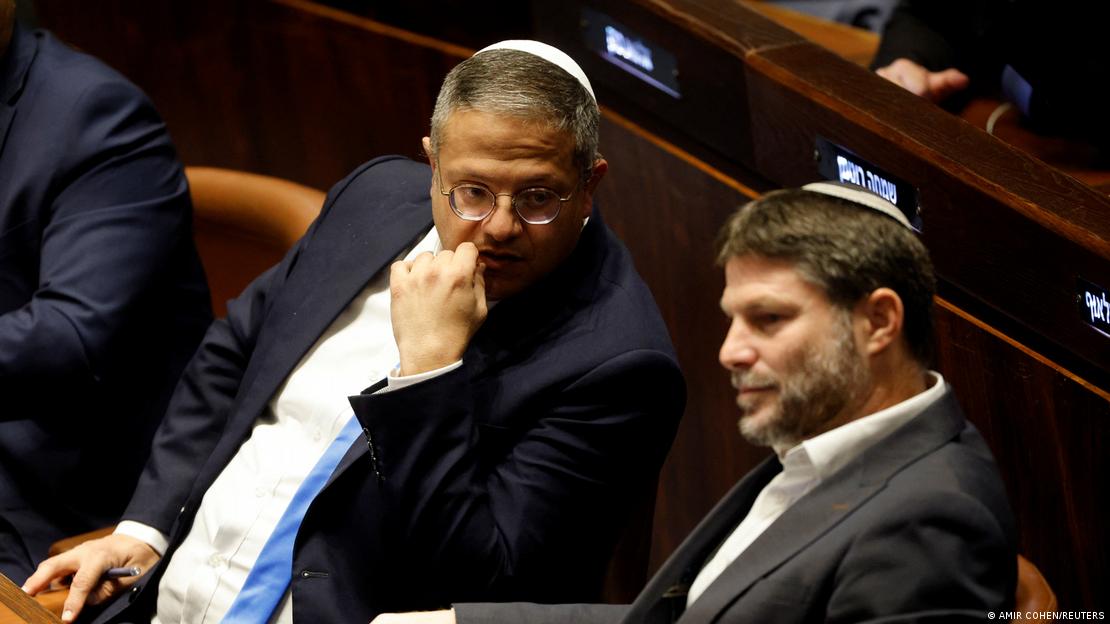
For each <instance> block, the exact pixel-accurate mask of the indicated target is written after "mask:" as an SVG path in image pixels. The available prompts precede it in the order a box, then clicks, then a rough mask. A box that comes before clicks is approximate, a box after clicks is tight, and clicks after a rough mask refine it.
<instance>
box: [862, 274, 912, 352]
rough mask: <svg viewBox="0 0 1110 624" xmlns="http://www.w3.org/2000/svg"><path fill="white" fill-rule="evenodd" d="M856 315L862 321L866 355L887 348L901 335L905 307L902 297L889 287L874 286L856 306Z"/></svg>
mask: <svg viewBox="0 0 1110 624" xmlns="http://www.w3.org/2000/svg"><path fill="white" fill-rule="evenodd" d="M856 316H857V318H859V319H860V320H861V321H863V322H862V323H861V326H862V331H863V333H864V335H863V336H862V339H863V348H864V352H865V353H867V355H876V354H878V353H881V352H883V351H885V350H887V349H888V348H889V347H890V345H891V344H893V343H895V342H897V341H898V340H899V339H900V338H901V336H902V325H903V322H904V321H905V308H904V307H903V306H902V298H901V297H899V296H898V293H896V292H894V291H893V290H892V289H890V288H886V287H883V288H876V289H875V290H874V291H873V292H872V293H871V294H870V295H868V296H867V297H866V298H864V300H863V301H861V302H860V303H859V304H858V305H857V306H856Z"/></svg>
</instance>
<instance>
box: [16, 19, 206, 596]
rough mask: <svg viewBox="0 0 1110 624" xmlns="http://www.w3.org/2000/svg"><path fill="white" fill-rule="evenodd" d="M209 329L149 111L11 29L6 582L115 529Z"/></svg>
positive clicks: (109, 76) (173, 172)
mask: <svg viewBox="0 0 1110 624" xmlns="http://www.w3.org/2000/svg"><path fill="white" fill-rule="evenodd" d="M210 321H211V307H210V304H209V299H208V289H207V286H206V285H205V281H204V272H203V270H202V269H201V266H200V263H199V260H198V258H197V256H196V251H195V249H194V247H193V241H192V208H191V204H190V202H189V193H188V187H187V185H186V182H185V178H184V175H183V173H182V168H181V164H180V163H179V162H178V160H177V157H176V155H175V153H174V149H173V146H172V145H171V143H170V139H169V136H168V135H167V133H166V129H165V126H164V125H163V123H162V121H161V120H160V119H159V117H158V115H157V113H156V112H155V111H154V109H153V107H152V106H151V104H150V102H149V101H148V100H147V98H146V97H145V96H144V95H143V94H142V93H141V92H140V91H139V90H138V89H137V88H136V87H135V86H134V85H132V84H131V83H129V82H127V80H125V79H124V78H123V77H122V76H120V75H119V74H117V73H115V72H114V71H112V70H111V69H109V68H107V67H105V66H104V65H103V64H101V63H100V62H98V61H97V60H95V59H93V58H91V57H89V56H86V55H84V54H80V53H77V52H75V51H73V50H71V49H69V48H68V47H66V46H64V45H63V44H61V43H60V42H58V41H57V40H56V39H54V38H53V37H52V36H51V35H50V34H48V33H46V32H42V31H36V32H29V31H26V30H23V29H21V28H20V27H19V25H18V24H16V28H15V32H14V34H13V39H12V42H11V45H10V47H9V49H8V51H7V53H6V54H5V55H4V57H3V58H2V59H0V533H4V534H8V535H13V534H14V535H16V536H17V538H16V539H14V540H11V541H5V543H6V544H7V548H5V549H4V552H3V553H2V558H3V559H5V560H13V562H12V563H11V564H10V565H8V566H3V571H4V572H5V573H9V575H10V576H12V577H13V578H15V577H19V576H21V575H22V576H25V575H26V574H27V573H29V572H30V571H31V569H33V568H32V567H31V565H32V561H33V562H35V563H37V562H38V560H40V559H42V558H43V557H44V556H45V554H46V548H47V547H48V545H49V544H50V543H51V542H52V541H54V540H56V539H58V538H60V537H63V536H66V535H72V534H74V533H78V532H83V531H88V530H91V529H94V528H100V527H102V526H104V525H106V524H110V523H113V522H115V521H116V520H117V518H118V517H119V513H120V512H121V511H123V508H124V506H125V505H126V503H127V501H128V499H129V496H130V494H131V492H132V491H133V489H134V485H135V481H136V479H137V478H138V475H139V472H140V471H141V469H142V467H143V464H144V462H145V461H146V456H147V451H148V449H149V444H150V439H151V436H152V435H153V432H154V429H155V427H156V426H157V424H158V422H159V420H160V419H161V417H162V414H163V413H164V411H165V407H166V404H167V402H168V401H169V397H170V394H171V393H172V391H173V388H174V386H175V385H176V382H177V379H178V377H179V376H180V373H181V371H182V369H183V368H184V366H185V364H186V362H187V361H188V359H189V357H190V356H192V354H193V351H194V350H195V348H196V346H197V344H198V343H199V341H200V338H201V337H202V335H203V333H204V330H205V328H206V327H207V326H208V324H209V322H210ZM21 547H22V549H23V550H25V551H26V552H22V553H20V552H13V551H18V550H20V549H21ZM20 561H23V562H25V563H22V564H21V563H20ZM17 580H22V579H18V578H17Z"/></svg>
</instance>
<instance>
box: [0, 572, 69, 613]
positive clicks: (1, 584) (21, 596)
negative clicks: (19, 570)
mask: <svg viewBox="0 0 1110 624" xmlns="http://www.w3.org/2000/svg"><path fill="white" fill-rule="evenodd" d="M0 605H3V606H2V607H0V622H3V621H4V619H5V618H7V619H8V621H9V622H27V623H28V624H59V623H60V622H61V620H60V619H58V617H57V616H55V615H54V614H53V613H51V612H50V611H48V610H46V608H45V607H43V606H42V605H41V604H39V603H38V602H36V601H35V599H34V598H32V597H31V596H28V595H27V594H26V593H24V591H23V590H22V589H20V588H19V586H18V585H16V584H15V583H13V582H12V580H11V579H9V578H8V577H7V576H4V575H3V574H0ZM4 611H9V612H10V613H5V612H4ZM12 616H14V617H17V618H18V619H11V617H12Z"/></svg>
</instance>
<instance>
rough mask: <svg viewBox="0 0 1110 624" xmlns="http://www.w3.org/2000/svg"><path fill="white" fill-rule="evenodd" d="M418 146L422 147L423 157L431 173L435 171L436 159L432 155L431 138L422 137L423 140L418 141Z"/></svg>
mask: <svg viewBox="0 0 1110 624" xmlns="http://www.w3.org/2000/svg"><path fill="white" fill-rule="evenodd" d="M420 144H421V145H423V146H424V156H425V157H426V158H427V159H428V162H429V163H430V164H431V165H432V171H435V170H436V159H435V156H434V155H433V154H432V138H431V137H424V138H423V139H421V140H420Z"/></svg>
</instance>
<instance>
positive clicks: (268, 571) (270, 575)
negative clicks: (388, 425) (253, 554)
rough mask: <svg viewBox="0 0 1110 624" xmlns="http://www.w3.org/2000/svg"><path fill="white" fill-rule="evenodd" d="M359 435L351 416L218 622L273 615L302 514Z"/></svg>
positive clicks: (243, 623) (243, 622)
mask: <svg viewBox="0 0 1110 624" xmlns="http://www.w3.org/2000/svg"><path fill="white" fill-rule="evenodd" d="M360 433H362V428H361V426H360V424H359V422H358V419H357V418H355V417H354V416H351V419H350V420H349V421H347V424H346V425H344V427H343V429H342V430H341V431H340V432H339V436H338V437H337V438H335V442H332V443H331V446H329V447H328V450H326V451H324V455H323V456H322V457H321V458H320V461H318V462H316V466H314V467H313V468H312V472H310V473H308V476H307V477H305V480H304V483H302V484H301V487H300V488H299V489H298V490H297V493H296V494H294V495H293V500H291V501H289V507H287V508H286V509H285V513H284V514H282V516H281V519H280V520H278V523H277V526H276V527H274V532H273V533H271V534H270V539H268V540H266V544H265V545H264V546H263V547H262V552H261V553H259V555H258V560H257V561H255V562H254V567H253V568H251V571H250V574H248V575H247V580H246V582H244V583H243V589H242V590H241V591H240V592H239V595H238V596H236V597H235V602H233V603H232V604H231V608H230V609H228V611H227V614H225V615H224V619H223V620H221V622H222V624H259V623H260V622H268V621H269V620H270V617H271V616H273V613H274V609H276V608H277V606H278V603H279V602H281V598H282V596H284V595H285V590H286V589H288V588H289V583H290V582H291V581H292V579H293V540H294V539H296V537H297V531H298V530H299V529H300V527H301V521H303V520H304V514H305V512H306V511H307V510H308V506H309V504H310V503H312V499H314V498H316V495H317V494H319V493H320V490H322V489H323V488H324V484H325V483H327V482H328V478H329V477H331V474H332V473H333V472H335V467H336V466H337V465H339V460H340V459H342V458H343V456H344V455H345V454H346V453H347V449H349V448H351V444H353V443H354V441H355V439H357V438H358V435H359V434H360Z"/></svg>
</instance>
